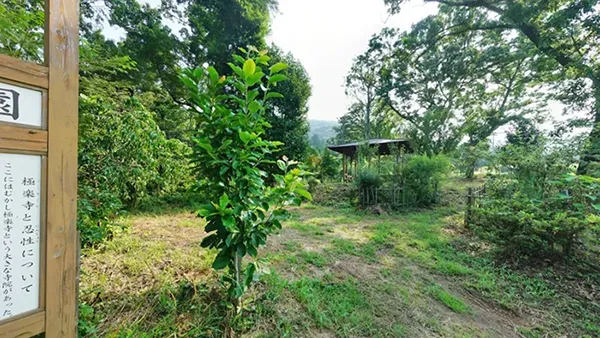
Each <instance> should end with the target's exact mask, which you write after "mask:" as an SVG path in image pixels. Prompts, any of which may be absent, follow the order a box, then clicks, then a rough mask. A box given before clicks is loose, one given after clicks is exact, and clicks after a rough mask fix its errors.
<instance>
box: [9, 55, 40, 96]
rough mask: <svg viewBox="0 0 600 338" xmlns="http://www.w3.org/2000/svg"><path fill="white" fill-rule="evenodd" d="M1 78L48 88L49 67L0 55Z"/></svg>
mask: <svg viewBox="0 0 600 338" xmlns="http://www.w3.org/2000/svg"><path fill="white" fill-rule="evenodd" d="M0 78H3V79H8V80H12V81H15V82H19V83H23V84H27V85H30V86H34V87H39V88H44V89H47V88H48V67H46V66H42V65H38V64H35V63H32V62H27V61H22V60H19V59H17V58H14V57H11V56H8V55H4V54H0Z"/></svg>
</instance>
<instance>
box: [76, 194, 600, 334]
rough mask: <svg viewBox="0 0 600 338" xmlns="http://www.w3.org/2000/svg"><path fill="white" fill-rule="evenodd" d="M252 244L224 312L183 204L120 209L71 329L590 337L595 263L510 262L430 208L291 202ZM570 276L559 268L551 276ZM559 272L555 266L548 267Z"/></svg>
mask: <svg viewBox="0 0 600 338" xmlns="http://www.w3.org/2000/svg"><path fill="white" fill-rule="evenodd" d="M293 212H294V217H293V219H292V220H290V221H289V222H287V224H285V226H284V230H283V231H282V232H281V233H280V234H278V235H276V236H273V237H271V238H270V240H269V243H268V246H267V248H266V249H265V250H263V251H262V253H261V256H262V258H263V259H266V260H268V261H269V262H270V267H271V270H272V273H271V274H269V275H264V276H263V278H262V280H261V281H260V282H258V283H257V284H256V286H255V287H254V288H253V289H252V290H251V291H250V292H249V293H248V297H247V304H246V310H245V314H246V315H245V316H244V317H243V318H242V319H237V320H230V319H229V318H227V314H228V313H229V311H228V308H227V306H226V304H225V303H224V302H223V301H222V298H221V291H220V290H221V289H220V286H219V275H218V273H216V272H214V271H213V270H212V269H211V263H212V259H213V258H214V255H215V253H214V252H210V251H206V250H204V249H201V248H200V246H199V243H200V241H201V240H202V238H203V237H204V232H203V224H202V222H201V220H199V219H197V218H195V217H194V215H192V214H189V213H176V212H174V213H173V214H169V215H158V216H156V215H154V216H129V217H128V218H126V219H124V221H125V222H127V223H128V225H129V228H128V231H126V232H123V233H121V234H119V235H118V236H116V238H115V239H114V240H112V241H110V242H107V243H105V244H103V245H102V246H101V247H98V248H93V249H85V250H84V251H83V255H84V257H83V258H82V276H81V287H80V289H81V290H80V294H81V297H80V298H81V308H82V310H81V316H80V328H83V329H82V330H81V333H82V334H84V335H87V336H90V337H94V336H99V337H223V336H227V335H233V332H237V335H240V336H244V337H521V336H525V337H560V336H564V337H600V304H599V303H600V301H599V299H600V296H599V291H598V289H597V288H598V285H600V276H598V274H592V273H587V274H586V273H574V272H564V271H560V272H557V271H556V268H555V270H554V271H553V270H552V269H550V268H539V269H537V270H535V269H528V270H527V271H514V270H511V269H509V268H507V267H503V266H502V265H500V264H499V263H497V262H496V261H494V260H493V259H492V258H491V254H490V253H489V246H487V245H486V244H485V243H481V242H479V241H477V240H475V239H473V238H471V237H469V236H467V235H466V234H465V232H464V231H463V229H462V226H461V224H462V218H461V215H460V213H457V212H456V210H454V209H452V208H438V209H435V210H426V211H419V212H416V211H415V212H410V213H405V214H397V215H387V216H375V215H369V214H365V213H361V212H357V211H354V210H352V209H344V208H333V207H318V206H311V205H309V206H306V207H303V208H299V209H294V210H293ZM566 275H569V278H566V277H564V276H566ZM561 276H563V277H561Z"/></svg>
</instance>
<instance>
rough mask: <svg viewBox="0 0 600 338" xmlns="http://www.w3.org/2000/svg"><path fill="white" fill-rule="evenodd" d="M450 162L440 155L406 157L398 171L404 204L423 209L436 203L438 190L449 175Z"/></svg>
mask: <svg viewBox="0 0 600 338" xmlns="http://www.w3.org/2000/svg"><path fill="white" fill-rule="evenodd" d="M450 169H451V163H450V160H449V159H448V158H447V157H445V156H442V155H438V156H434V157H428V156H424V155H412V156H408V159H407V160H406V162H404V163H402V164H401V165H400V167H399V169H398V173H399V179H400V180H401V182H402V187H403V189H404V190H405V192H404V194H405V196H406V197H405V199H406V200H405V203H408V205H411V206H417V207H424V206H430V205H433V204H435V203H436V202H437V193H438V189H439V187H440V185H441V183H442V182H443V180H444V179H445V178H446V176H447V175H448V174H449V172H450Z"/></svg>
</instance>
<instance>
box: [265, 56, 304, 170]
mask: <svg viewBox="0 0 600 338" xmlns="http://www.w3.org/2000/svg"><path fill="white" fill-rule="evenodd" d="M269 55H270V56H271V58H272V59H271V60H272V62H274V63H280V62H283V63H285V64H287V66H288V68H287V69H286V76H287V77H288V80H287V81H284V82H281V83H279V84H277V92H278V93H281V94H282V95H283V97H282V98H279V99H278V100H273V101H271V102H270V104H269V106H268V107H267V109H266V112H265V113H266V120H267V122H269V123H270V124H271V128H270V129H267V131H266V137H267V139H269V140H276V141H281V142H283V143H284V145H283V147H282V149H281V150H280V151H279V152H278V155H286V156H287V157H288V158H291V159H294V160H300V159H302V158H303V157H304V156H305V155H306V152H307V150H308V147H309V144H308V132H309V130H310V126H309V125H308V120H307V119H306V115H307V114H308V99H309V98H310V96H311V94H312V88H311V85H310V78H309V76H308V73H307V72H306V70H305V69H304V66H302V64H301V63H300V61H298V60H297V59H296V58H294V56H293V55H292V54H290V53H287V54H286V53H284V52H283V51H282V50H281V49H279V48H278V47H277V46H272V47H271V48H270V51H269Z"/></svg>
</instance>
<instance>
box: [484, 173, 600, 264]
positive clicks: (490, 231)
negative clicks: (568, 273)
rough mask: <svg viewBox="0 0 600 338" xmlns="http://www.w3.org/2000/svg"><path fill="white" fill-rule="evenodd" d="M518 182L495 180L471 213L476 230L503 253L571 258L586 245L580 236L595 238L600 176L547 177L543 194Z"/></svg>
mask: <svg viewBox="0 0 600 338" xmlns="http://www.w3.org/2000/svg"><path fill="white" fill-rule="evenodd" d="M518 182H519V181H518V180H514V179H512V180H511V179H505V180H502V179H498V180H495V182H494V184H493V185H492V186H490V187H487V189H488V191H489V192H488V197H487V198H486V199H484V200H483V201H482V202H481V206H480V207H479V208H476V209H475V212H474V217H473V226H474V229H475V230H476V231H477V232H478V233H479V234H480V235H481V236H482V237H484V238H486V239H488V240H490V241H492V242H493V243H495V244H497V245H498V247H499V248H500V249H501V251H503V252H504V253H505V254H508V255H510V256H515V257H518V256H521V255H526V256H528V257H536V258H552V257H569V256H571V255H572V254H573V253H574V249H576V247H577V246H578V245H582V244H585V241H582V240H581V239H582V236H588V235H590V236H591V237H592V238H597V237H596V236H597V235H596V234H597V233H596V231H597V227H598V220H599V219H598V217H597V215H598V212H599V210H600V205H599V204H596V203H598V202H597V201H598V199H599V198H600V179H597V178H592V177H586V176H575V175H567V176H564V177H563V178H561V179H559V180H553V181H550V182H549V184H548V186H546V188H545V189H544V193H543V195H545V197H544V198H543V199H533V198H530V197H529V196H527V195H526V194H524V193H522V192H521V191H519V183H518ZM527 188H529V187H527Z"/></svg>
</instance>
